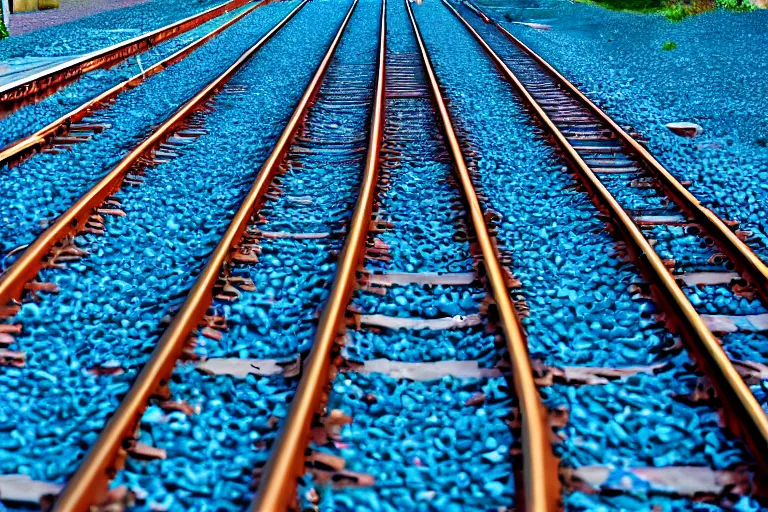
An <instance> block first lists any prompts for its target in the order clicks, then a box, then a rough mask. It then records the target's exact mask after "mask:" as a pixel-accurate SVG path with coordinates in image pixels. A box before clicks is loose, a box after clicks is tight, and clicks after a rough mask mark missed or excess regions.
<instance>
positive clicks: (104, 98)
mask: <svg viewBox="0 0 768 512" xmlns="http://www.w3.org/2000/svg"><path fill="white" fill-rule="evenodd" d="M270 1H271V0H261V1H260V2H259V3H257V4H256V5H254V6H252V7H250V8H248V9H246V10H245V11H244V12H242V13H240V14H238V15H237V16H235V17H234V18H232V19H231V20H229V21H228V22H226V23H224V24H223V25H221V26H220V27H218V28H215V29H213V30H212V31H210V32H208V33H207V34H206V35H204V36H202V37H200V38H199V39H197V40H195V41H193V42H192V43H190V44H188V45H187V46H185V47H184V48H182V49H181V50H179V51H177V52H176V53H174V54H173V55H170V56H169V57H166V58H165V59H163V60H161V61H160V62H157V63H155V64H153V65H152V66H150V67H148V68H147V69H146V70H144V71H142V72H141V73H138V74H136V75H134V76H132V77H131V78H129V79H127V80H125V81H123V82H121V83H119V84H117V85H115V86H114V87H111V88H110V89H108V90H106V91H104V92H103V93H101V94H99V95H98V96H95V97H93V98H91V99H90V100H88V101H86V102H85V103H83V104H82V105H80V106H79V107H77V108H75V109H73V110H71V111H70V112H68V113H66V114H64V115H63V116H61V117H60V118H58V119H56V120H55V121H53V122H51V123H49V124H48V125H47V126H45V127H43V128H41V129H40V130H38V131H37V132H35V133H33V134H32V135H29V136H27V137H24V138H23V139H19V140H17V141H15V142H12V143H11V144H9V145H8V146H6V147H5V148H3V149H2V150H0V166H2V165H3V164H5V163H10V162H13V161H18V160H20V159H22V158H23V157H24V156H25V155H28V154H30V153H32V152H34V151H39V150H40V149H41V148H42V147H43V146H45V145H46V144H47V143H48V142H50V140H51V139H53V138H54V137H56V136H58V135H62V134H64V133H66V132H67V131H69V127H70V126H71V125H72V124H74V123H77V122H78V121H81V120H82V119H84V118H85V117H87V116H89V115H91V114H92V113H93V111H94V110H97V109H100V108H103V107H104V106H105V105H107V104H109V102H110V101H111V100H112V99H113V98H115V97H117V96H118V95H120V94H122V93H123V92H125V91H127V90H128V89H133V88H134V87H137V86H138V85H139V84H141V83H142V82H143V81H144V80H146V79H147V78H149V77H151V76H154V75H157V74H158V73H161V72H162V71H165V70H166V69H167V68H168V67H170V66H172V65H174V64H176V63H178V62H180V61H182V60H183V59H184V58H186V57H187V56H188V55H190V54H191V53H192V52H193V51H195V50H196V49H198V48H199V47H200V46H202V45H204V44H205V43H207V42H208V41H210V40H211V39H213V38H214V37H216V36H217V35H219V34H220V33H222V32H223V31H225V30H226V29H228V28H229V27H231V26H232V25H234V24H235V23H237V22H238V21H240V20H241V19H243V18H245V17H246V16H247V15H248V14H250V13H251V12H253V11H254V10H255V9H257V8H259V7H261V6H263V5H266V4H267V3H268V2H270Z"/></svg>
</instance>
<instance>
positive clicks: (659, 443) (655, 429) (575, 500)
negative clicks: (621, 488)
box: [543, 361, 764, 511]
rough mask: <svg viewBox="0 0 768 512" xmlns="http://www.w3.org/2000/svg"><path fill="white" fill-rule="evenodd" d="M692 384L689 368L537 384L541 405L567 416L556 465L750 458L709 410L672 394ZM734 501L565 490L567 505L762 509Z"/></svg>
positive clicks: (729, 462) (716, 462)
mask: <svg viewBox="0 0 768 512" xmlns="http://www.w3.org/2000/svg"><path fill="white" fill-rule="evenodd" d="M681 363H683V364H687V363H685V361H681ZM695 385H696V377H695V376H694V375H692V374H691V373H690V372H686V371H674V372H671V373H664V374H661V375H656V376H651V375H645V374H640V375H636V376H632V377H630V378H628V379H627V380H626V381H624V382H612V383H610V384H607V385H603V386H583V387H568V386H559V385H555V386H552V387H549V388H545V389H543V396H544V397H545V403H546V404H547V405H548V406H550V407H562V406H565V407H567V408H568V410H569V414H570V418H569V422H568V425H567V426H566V427H565V428H563V429H561V430H560V432H559V434H560V435H561V436H563V437H564V438H565V439H564V441H563V442H562V443H560V444H557V445H555V450H556V454H557V455H558V456H559V457H562V462H561V464H562V465H563V466H567V467H579V466H584V465H594V464H598V465H608V466H610V467H614V468H622V467H648V466H650V467H664V466H707V467H712V468H715V469H729V468H732V467H734V466H736V465H739V464H741V463H743V462H744V461H747V460H749V455H748V454H747V452H746V451H745V449H744V447H743V445H742V444H741V442H740V441H738V440H737V439H735V438H734V437H733V436H732V435H730V434H729V433H728V432H727V431H725V430H724V429H722V428H721V427H720V421H719V417H718V413H717V412H716V411H714V410H712V409H711V408H709V407H707V406H691V405H687V404H685V403H683V402H682V401H681V400H680V399H676V398H675V397H674V395H682V396H687V395H689V394H690V393H691V392H692V391H693V389H694V388H695ZM756 394H757V393H756ZM763 398H764V397H763ZM617 494H618V493H617ZM737 501H738V506H737V507H733V508H732V507H731V506H728V505H726V504H725V503H720V504H699V503H694V502H692V501H690V500H687V499H685V500H684V499H679V498H672V497H670V496H664V495H654V494H653V493H650V492H649V490H648V489H647V488H646V489H643V488H642V486H637V487H636V489H635V491H634V492H632V493H621V494H620V495H618V496H616V495H611V493H606V494H605V495H586V494H583V493H578V492H577V493H572V494H567V495H566V509H567V510H569V511H581V510H647V509H648V507H651V506H653V505H656V506H658V507H660V508H659V510H664V511H678V510H679V511H682V510H702V511H704V510H744V511H757V510H763V509H762V508H761V507H760V506H759V504H758V503H756V502H755V501H753V500H750V499H749V498H748V497H741V498H737ZM686 507H688V508H686Z"/></svg>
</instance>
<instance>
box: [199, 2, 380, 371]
mask: <svg viewBox="0 0 768 512" xmlns="http://www.w3.org/2000/svg"><path fill="white" fill-rule="evenodd" d="M377 12H378V11H376V7H375V5H374V3H373V2H371V1H369V0H366V1H362V2H361V3H360V4H359V5H358V7H357V9H356V12H355V14H354V15H353V17H352V19H351V21H350V25H349V27H348V28H347V33H346V34H345V36H344V38H343V39H342V43H341V45H340V46H339V48H338V49H337V53H336V56H335V58H334V61H333V63H332V65H331V68H330V69H329V71H328V76H327V77H326V82H325V83H324V84H323V86H322V88H321V90H320V94H319V95H318V99H317V101H316V103H315V105H314V107H313V108H312V109H311V110H310V112H309V116H308V118H307V122H306V123H305V127H304V131H303V132H302V133H301V134H300V135H299V139H300V140H299V142H298V143H297V144H295V145H294V146H293V147H292V148H291V150H290V151H289V153H288V159H289V161H292V162H296V165H293V166H290V167H289V168H288V172H287V173H286V174H285V175H283V176H282V177H281V179H280V181H281V184H280V188H281V189H282V191H283V193H282V194H280V195H279V196H278V197H277V198H276V199H274V200H271V201H268V202H267V203H266V204H265V205H264V207H263V208H262V210H261V212H260V214H261V215H262V216H263V221H262V222H261V223H260V226H259V228H260V229H261V230H263V231H266V232H281V231H285V232H289V233H342V235H334V236H330V237H327V238H320V239H307V240H293V239H289V238H277V239H267V238H265V239H263V240H262V244H261V248H262V256H261V258H260V261H259V262H258V263H257V264H255V265H249V266H242V267H239V268H238V275H240V276H244V277H247V278H249V279H251V280H252V281H253V283H254V285H255V286H256V289H257V290H259V293H246V294H243V296H242V297H241V298H240V299H239V300H238V301H236V302H234V303H233V304H232V305H231V306H230V309H229V310H227V318H228V324H229V329H230V331H229V333H228V334H226V335H225V336H224V343H225V344H229V345H227V346H228V347H230V348H235V349H236V353H238V354H239V355H240V357H245V355H246V354H247V357H259V358H278V359H284V358H295V357H296V355H297V354H298V353H307V352H308V351H309V349H310V348H311V344H312V340H313V339H314V335H315V327H316V323H317V315H318V313H319V311H320V309H321V308H322V305H323V303H324V301H325V299H326V298H327V296H328V293H329V291H330V285H331V283H332V280H333V276H334V273H335V271H336V260H337V258H338V253H339V251H340V250H341V247H342V244H343V232H344V229H345V226H346V223H347V222H348V221H349V219H350V217H351V214H352V210H353V207H354V204H355V201H356V199H357V192H358V188H359V185H360V178H361V176H362V170H363V166H364V164H365V148H366V144H367V142H366V141H367V132H368V127H369V113H370V104H371V101H372V98H373V91H374V82H375V71H376V62H375V55H376V53H375V52H376V45H377V40H374V39H375V38H370V34H371V33H375V31H376V28H375V25H372V24H375V22H376V21H375V20H377V19H378V16H377ZM352 82H355V85H354V86H355V87H360V86H362V89H357V92H356V93H354V94H353V95H352V97H354V99H355V103H354V104H349V103H346V102H345V100H344V99H343V98H341V97H339V96H338V94H339V91H340V89H339V88H340V87H342V86H343V85H342V84H345V83H347V84H349V83H352ZM345 87H346V86H345ZM347 90H349V89H347ZM353 150H358V151H357V152H356V153H354V156H352V157H350V156H349V152H350V151H353ZM359 150H362V151H359ZM219 354H220V353H219V352H211V353H210V355H211V356H216V357H219Z"/></svg>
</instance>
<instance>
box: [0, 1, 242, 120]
mask: <svg viewBox="0 0 768 512" xmlns="http://www.w3.org/2000/svg"><path fill="white" fill-rule="evenodd" d="M251 1H252V0H231V1H228V2H225V3H223V4H221V5H218V6H216V7H212V8H210V9H207V10H205V11H203V12H201V13H199V14H196V15H194V16H190V17H188V18H185V19H183V20H179V21H177V22H174V23H171V24H169V25H167V26H165V27H161V28H158V29H156V30H153V31H151V32H148V33H146V34H141V35H139V36H136V37H133V38H131V39H128V40H126V41H123V42H121V43H118V44H115V45H112V46H109V47H107V48H103V49H101V50H97V51H95V52H91V53H88V54H86V55H83V56H82V57H77V58H75V59H72V60H68V61H65V62H63V63H61V64H58V65H56V66H53V67H51V68H48V69H44V70H42V71H40V72H38V73H35V74H32V75H30V76H26V77H22V78H19V79H18V80H14V81H12V82H9V83H6V84H3V85H0V112H2V113H5V114H7V113H9V112H12V111H13V110H15V109H16V108H18V107H19V106H21V105H22V104H23V103H24V102H29V101H39V100H40V99H42V98H44V97H46V96H49V95H51V94H53V93H54V92H56V91H57V90H58V89H60V88H61V87H63V86H64V85H67V84H68V83H71V82H72V81H73V80H76V79H77V78H78V77H80V76H82V75H84V74H85V73H88V72H90V71H93V70H95V69H101V68H106V67H109V66H113V65H115V64H116V63H118V62H120V61H122V60H125V59H127V58H128V57H131V56H133V55H136V54H138V53H141V52H143V51H146V50H147V49H149V48H151V47H152V46H155V45H158V44H160V43H162V42H163V41H166V40H168V39H171V38H174V37H177V36H179V35H181V34H183V33H185V32H188V31H190V30H192V29H194V28H196V27H199V26H200V25H202V24H204V23H206V22H208V21H210V20H213V19H215V18H217V17H219V16H222V15H224V14H226V13H228V12H231V11H233V10H235V9H239V8H240V7H242V6H244V5H246V4H248V3H249V2H251Z"/></svg>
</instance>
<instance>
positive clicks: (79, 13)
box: [8, 0, 149, 36]
mask: <svg viewBox="0 0 768 512" xmlns="http://www.w3.org/2000/svg"><path fill="white" fill-rule="evenodd" d="M148 1H149V0H61V7H59V8H58V9H49V10H45V11H36V12H28V13H18V14H11V16H10V26H9V27H8V30H9V32H10V33H11V35H12V36H14V35H19V34H26V33H28V32H32V31H33V30H37V29H40V28H44V27H52V26H55V25H61V24H63V23H68V22H70V21H75V20H78V19H80V18H84V17H85V16H91V15H94V14H98V13H100V12H104V11H111V10H114V9H122V8H123V7H130V6H132V5H138V4H143V3H146V2H148Z"/></svg>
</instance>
